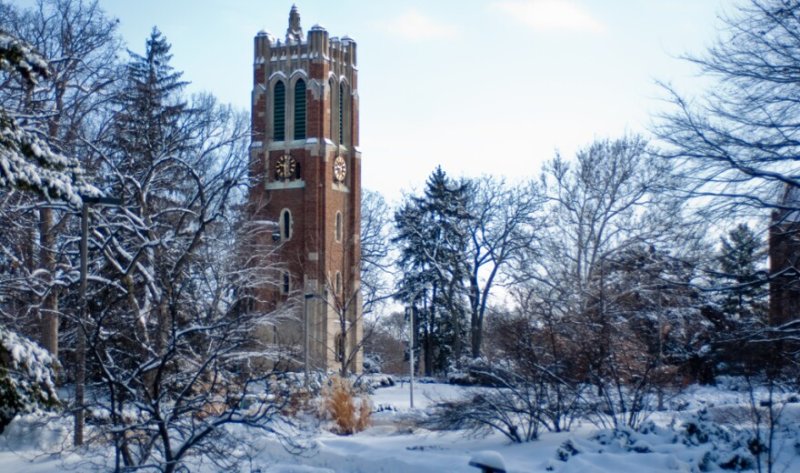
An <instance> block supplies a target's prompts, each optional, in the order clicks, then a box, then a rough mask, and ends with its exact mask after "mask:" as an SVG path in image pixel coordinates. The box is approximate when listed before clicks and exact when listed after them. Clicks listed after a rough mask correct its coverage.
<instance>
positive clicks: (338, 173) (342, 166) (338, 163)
mask: <svg viewBox="0 0 800 473" xmlns="http://www.w3.org/2000/svg"><path fill="white" fill-rule="evenodd" d="M345 177H347V163H345V162H344V158H343V157H341V156H337V157H336V159H335V160H334V161H333V178H334V180H336V182H344V178H345Z"/></svg>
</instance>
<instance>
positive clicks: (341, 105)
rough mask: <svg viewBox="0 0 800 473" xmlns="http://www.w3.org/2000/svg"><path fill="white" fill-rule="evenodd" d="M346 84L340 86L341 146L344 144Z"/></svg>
mask: <svg viewBox="0 0 800 473" xmlns="http://www.w3.org/2000/svg"><path fill="white" fill-rule="evenodd" d="M344 123H345V122H344V83H341V84H339V144H340V145H343V144H344Z"/></svg>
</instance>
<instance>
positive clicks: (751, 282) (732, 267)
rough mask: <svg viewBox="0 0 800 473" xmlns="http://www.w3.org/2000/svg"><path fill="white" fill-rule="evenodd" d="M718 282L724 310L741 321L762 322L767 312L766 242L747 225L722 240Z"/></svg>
mask: <svg viewBox="0 0 800 473" xmlns="http://www.w3.org/2000/svg"><path fill="white" fill-rule="evenodd" d="M720 240H721V248H720V254H719V256H718V257H717V262H718V264H719V275H718V277H719V281H720V285H721V286H722V300H721V301H720V303H721V305H722V310H723V311H724V312H725V314H727V315H728V316H730V317H732V318H734V319H736V320H740V321H755V320H759V319H762V318H763V316H764V314H765V311H766V306H765V297H766V294H765V291H764V281H765V279H764V277H763V276H764V274H763V270H761V269H759V265H760V263H762V262H763V259H764V256H765V251H764V243H763V242H762V241H761V239H760V238H759V237H758V235H756V234H755V232H753V230H752V229H751V228H750V227H749V226H748V225H747V224H744V223H743V224H739V225H738V226H737V227H736V228H735V229H733V230H731V231H730V232H729V233H728V236H727V237H725V236H723V237H721V238H720Z"/></svg>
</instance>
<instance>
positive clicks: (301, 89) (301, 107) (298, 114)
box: [294, 79, 306, 140]
mask: <svg viewBox="0 0 800 473" xmlns="http://www.w3.org/2000/svg"><path fill="white" fill-rule="evenodd" d="M294 139H295V140H304V139H306V81H304V80H303V79H300V80H298V81H297V82H295V83H294Z"/></svg>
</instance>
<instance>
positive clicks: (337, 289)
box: [333, 271, 342, 296]
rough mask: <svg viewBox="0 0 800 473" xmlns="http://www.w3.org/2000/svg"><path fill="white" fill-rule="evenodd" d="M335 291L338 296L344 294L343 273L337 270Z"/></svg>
mask: <svg viewBox="0 0 800 473" xmlns="http://www.w3.org/2000/svg"><path fill="white" fill-rule="evenodd" d="M333 290H334V292H335V293H336V295H337V296H340V295H341V294H342V273H340V272H339V271H336V281H335V282H334V288H333Z"/></svg>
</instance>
